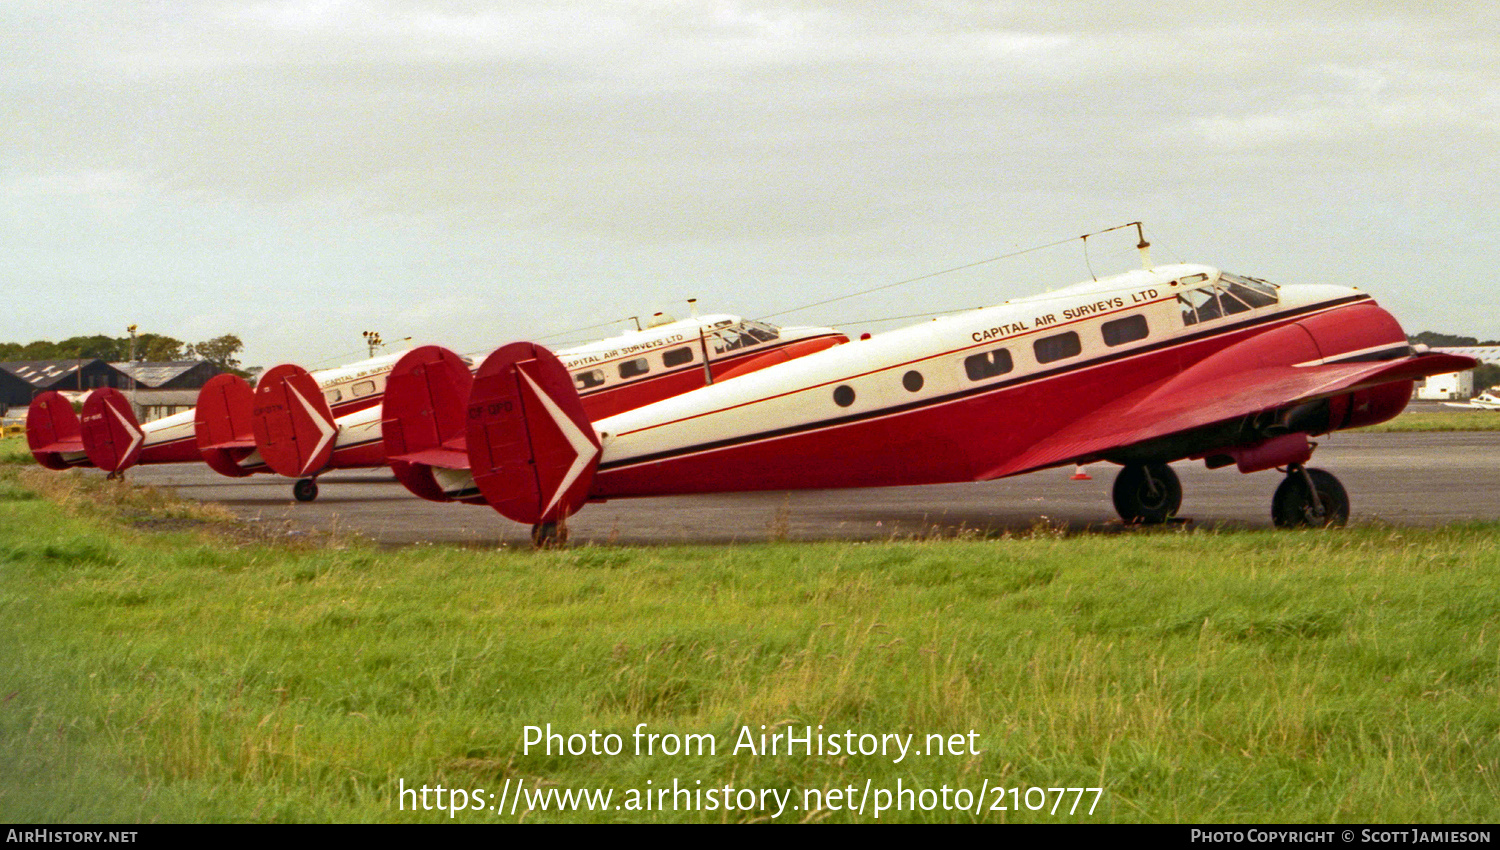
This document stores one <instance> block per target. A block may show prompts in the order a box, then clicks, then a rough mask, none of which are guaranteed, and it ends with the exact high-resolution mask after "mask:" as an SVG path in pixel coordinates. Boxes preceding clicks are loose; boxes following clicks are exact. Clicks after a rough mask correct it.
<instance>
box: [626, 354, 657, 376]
mask: <svg viewBox="0 0 1500 850" xmlns="http://www.w3.org/2000/svg"><path fill="white" fill-rule="evenodd" d="M649 371H651V364H650V363H647V362H646V358H644V357H637V358H635V359H634V360H626V361H625V362H624V363H621V364H620V377H622V378H634V377H635V376H637V375H644V374H646V373H647V372H649Z"/></svg>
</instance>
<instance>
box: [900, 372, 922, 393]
mask: <svg viewBox="0 0 1500 850" xmlns="http://www.w3.org/2000/svg"><path fill="white" fill-rule="evenodd" d="M901 386H903V387H906V391H907V392H912V393H914V392H916V391H917V390H920V389H921V388H922V373H921V372H918V371H917V370H915V369H913V370H911V371H910V372H907V373H906V374H905V375H902V376H901Z"/></svg>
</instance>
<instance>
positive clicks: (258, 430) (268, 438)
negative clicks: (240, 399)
mask: <svg viewBox="0 0 1500 850" xmlns="http://www.w3.org/2000/svg"><path fill="white" fill-rule="evenodd" d="M250 426H251V430H252V431H253V432H254V434H255V447H256V448H257V449H259V450H260V456H261V459H262V460H264V461H265V462H266V465H267V466H269V467H271V469H273V470H275V471H276V472H277V473H279V474H281V475H285V476H288V477H290V478H302V477H305V476H308V475H311V474H313V473H315V472H318V471H321V470H322V469H323V468H324V467H325V466H327V465H328V459H329V458H330V457H332V456H333V443H334V438H335V436H337V434H338V426H337V425H335V424H334V422H333V411H332V410H330V409H329V407H328V401H327V399H325V398H323V392H322V390H320V389H318V382H317V380H316V379H314V378H313V376H312V375H309V374H308V373H307V370H306V369H303V368H302V367H300V366H293V365H291V364H285V365H282V366H277V367H275V368H273V369H271V370H269V371H267V372H266V373H265V374H264V375H262V376H261V379H260V381H259V383H257V384H256V385H255V403H254V405H253V406H252V407H251V410H250Z"/></svg>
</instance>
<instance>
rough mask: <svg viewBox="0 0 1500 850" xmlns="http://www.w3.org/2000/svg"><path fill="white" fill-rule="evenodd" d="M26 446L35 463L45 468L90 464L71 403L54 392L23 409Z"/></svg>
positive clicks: (41, 396)
mask: <svg viewBox="0 0 1500 850" xmlns="http://www.w3.org/2000/svg"><path fill="white" fill-rule="evenodd" d="M26 445H27V447H28V448H30V449H31V456H32V457H34V458H36V462H37V463H39V464H41V465H42V466H45V467H46V468H48V469H67V468H68V467H70V466H89V465H90V464H89V458H88V455H87V454H86V453H85V450H84V448H83V436H82V434H81V432H80V429H79V426H78V414H77V413H74V412H73V403H72V402H70V401H68V400H67V399H66V398H65V397H63V394H62V393H60V392H57V391H55V390H49V391H47V392H44V393H42V394H41V395H39V396H37V397H36V398H34V399H32V400H31V407H30V408H28V409H27V410H26Z"/></svg>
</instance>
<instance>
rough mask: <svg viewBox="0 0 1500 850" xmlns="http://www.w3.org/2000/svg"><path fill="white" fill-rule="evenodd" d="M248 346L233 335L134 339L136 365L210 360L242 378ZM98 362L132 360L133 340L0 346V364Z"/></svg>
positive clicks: (92, 339) (95, 338)
mask: <svg viewBox="0 0 1500 850" xmlns="http://www.w3.org/2000/svg"><path fill="white" fill-rule="evenodd" d="M244 347H245V344H244V343H242V342H240V338H239V337H237V336H235V335H234V334H225V335H223V336H216V337H214V338H213V339H206V340H204V341H203V342H195V343H185V342H183V341H182V340H180V339H173V338H172V337H169V336H164V335H162V334H153V333H144V334H137V335H136V338H135V359H136V362H151V363H161V362H165V361H169V360H207V361H208V362H210V363H212V364H214V365H215V366H218V367H219V368H220V369H223V370H224V371H226V372H233V373H235V374H237V375H240V376H246V375H247V373H246V372H245V371H244V370H242V369H240V368H239V366H240V361H239V357H238V356H237V355H238V354H239V353H240V351H241V350H243V349H244ZM94 358H98V359H100V360H105V361H108V362H111V363H124V362H127V361H129V360H130V337H128V336H123V337H108V336H104V335H103V334H96V335H94V336H75V337H69V338H68V339H65V340H63V341H62V342H49V341H47V340H37V341H36V342H28V343H25V344H22V343H18V342H0V360H92V359H94Z"/></svg>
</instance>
